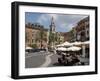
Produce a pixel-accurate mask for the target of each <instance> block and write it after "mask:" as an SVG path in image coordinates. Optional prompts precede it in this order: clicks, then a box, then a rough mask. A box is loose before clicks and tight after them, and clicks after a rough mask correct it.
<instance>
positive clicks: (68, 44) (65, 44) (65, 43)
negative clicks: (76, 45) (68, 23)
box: [62, 41, 72, 46]
mask: <svg viewBox="0 0 100 81" xmlns="http://www.w3.org/2000/svg"><path fill="white" fill-rule="evenodd" d="M62 46H72V44H71V43H69V42H67V41H66V42H64V43H63V44H62Z"/></svg>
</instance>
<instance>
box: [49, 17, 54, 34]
mask: <svg viewBox="0 0 100 81" xmlns="http://www.w3.org/2000/svg"><path fill="white" fill-rule="evenodd" d="M50 31H51V32H52V33H54V32H55V23H54V18H53V17H52V19H51V24H50Z"/></svg>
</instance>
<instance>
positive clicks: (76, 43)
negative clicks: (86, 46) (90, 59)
mask: <svg viewBox="0 0 100 81" xmlns="http://www.w3.org/2000/svg"><path fill="white" fill-rule="evenodd" d="M82 44H83V42H73V43H72V45H75V46H80V45H82Z"/></svg>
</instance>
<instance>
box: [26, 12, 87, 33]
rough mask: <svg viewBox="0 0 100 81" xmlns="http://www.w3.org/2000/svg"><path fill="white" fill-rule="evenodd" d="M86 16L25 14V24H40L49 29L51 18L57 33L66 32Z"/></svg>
mask: <svg viewBox="0 0 100 81" xmlns="http://www.w3.org/2000/svg"><path fill="white" fill-rule="evenodd" d="M87 16H88V15H79V14H48V13H34V12H25V23H26V24H27V23H40V24H41V25H43V26H44V27H45V28H48V29H49V28H50V27H49V26H50V24H51V18H52V17H53V18H54V23H55V26H56V31H57V32H68V31H70V30H71V29H72V27H75V26H76V24H77V22H79V21H80V20H82V19H83V18H85V17H87Z"/></svg>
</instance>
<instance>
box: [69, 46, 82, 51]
mask: <svg viewBox="0 0 100 81" xmlns="http://www.w3.org/2000/svg"><path fill="white" fill-rule="evenodd" d="M79 50H81V48H80V47H76V46H72V47H69V48H67V51H79Z"/></svg>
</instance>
